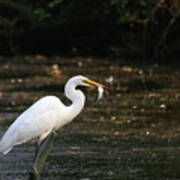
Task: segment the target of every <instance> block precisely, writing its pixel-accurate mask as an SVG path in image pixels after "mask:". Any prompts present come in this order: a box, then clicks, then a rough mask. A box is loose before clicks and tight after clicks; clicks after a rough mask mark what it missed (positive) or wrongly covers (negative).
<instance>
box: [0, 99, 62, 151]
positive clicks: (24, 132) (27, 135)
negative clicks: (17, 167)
mask: <svg viewBox="0 0 180 180" xmlns="http://www.w3.org/2000/svg"><path fill="white" fill-rule="evenodd" d="M59 103H60V101H59V100H57V98H55V97H47V98H43V99H41V100H39V101H37V102H36V103H35V104H34V105H33V106H31V107H30V108H29V109H27V110H26V111H25V112H24V113H22V114H21V115H20V116H19V117H18V118H17V119H16V121H15V122H14V123H13V124H12V125H11V126H10V127H9V129H8V130H7V131H6V133H5V134H4V136H3V138H2V140H1V141H0V151H2V150H1V148H2V149H7V148H10V147H12V146H15V145H17V144H22V143H25V142H27V141H29V140H31V139H34V138H37V137H39V136H42V137H43V135H44V134H47V133H48V132H51V131H52V130H53V128H55V126H56V122H57V119H58V118H59V111H58V110H59V109H57V107H59V105H60V104H59ZM47 135H48V134H47ZM44 138H45V137H44Z"/></svg>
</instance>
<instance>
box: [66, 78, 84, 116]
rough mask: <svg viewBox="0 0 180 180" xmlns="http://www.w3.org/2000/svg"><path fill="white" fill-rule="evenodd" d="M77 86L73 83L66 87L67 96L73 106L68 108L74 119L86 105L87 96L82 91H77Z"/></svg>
mask: <svg viewBox="0 0 180 180" xmlns="http://www.w3.org/2000/svg"><path fill="white" fill-rule="evenodd" d="M76 86H77V85H76V84H75V83H74V82H71V81H70V82H68V83H67V84H66V86H65V95H66V97H67V98H68V99H70V100H71V101H72V104H71V105H70V106H69V107H68V113H69V116H70V117H71V118H72V119H73V118H75V117H76V116H77V115H78V114H79V113H80V112H81V110H82V109H83V107H84V104H85V96H84V94H83V93H82V91H80V90H77V89H76Z"/></svg>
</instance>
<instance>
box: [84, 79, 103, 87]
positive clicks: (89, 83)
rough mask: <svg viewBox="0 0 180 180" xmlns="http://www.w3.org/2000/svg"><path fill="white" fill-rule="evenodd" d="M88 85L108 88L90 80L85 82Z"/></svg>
mask: <svg viewBox="0 0 180 180" xmlns="http://www.w3.org/2000/svg"><path fill="white" fill-rule="evenodd" d="M84 82H85V83H86V84H88V85H89V86H91V87H102V88H106V86H105V85H104V84H101V83H98V82H95V81H92V80H90V79H87V80H85V81H84Z"/></svg>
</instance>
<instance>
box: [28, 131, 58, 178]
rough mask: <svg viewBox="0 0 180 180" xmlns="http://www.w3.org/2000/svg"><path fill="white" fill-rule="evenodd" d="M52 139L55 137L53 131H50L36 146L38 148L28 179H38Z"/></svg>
mask: <svg viewBox="0 0 180 180" xmlns="http://www.w3.org/2000/svg"><path fill="white" fill-rule="evenodd" d="M54 139H55V133H54V132H52V133H51V134H50V135H49V136H48V137H47V138H46V139H45V140H44V141H43V142H42V144H41V145H40V146H39V147H38V149H39V150H38V151H37V152H36V156H35V160H34V165H33V169H32V172H31V173H30V176H29V180H39V179H40V173H41V171H42V168H43V166H44V163H45V161H46V159H47V156H48V153H49V151H50V149H51V148H52V145H53V142H54Z"/></svg>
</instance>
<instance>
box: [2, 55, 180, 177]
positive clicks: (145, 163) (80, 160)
mask: <svg viewBox="0 0 180 180" xmlns="http://www.w3.org/2000/svg"><path fill="white" fill-rule="evenodd" d="M77 74H84V75H86V76H88V77H90V78H91V79H93V80H97V81H99V82H102V83H105V84H107V86H109V87H110V89H111V93H110V94H109V95H105V96H104V98H103V99H102V100H101V101H99V102H97V103H95V99H96V94H97V92H96V91H93V90H85V92H86V94H87V103H86V107H85V108H84V110H83V112H82V113H81V114H80V115H79V116H78V118H76V119H75V120H74V121H73V122H72V123H70V124H68V125H67V126H65V127H63V128H62V129H60V130H59V131H58V134H57V137H56V143H55V144H54V147H53V149H52V151H51V153H50V154H49V157H48V160H47V161H46V166H45V168H44V170H43V173H42V179H45V180H51V179H58V180H59V179H62V180H96V179H97V180H120V179H123V180H124V179H125V180H126V179H127V180H133V179H137V180H146V179H147V180H156V179H157V180H176V179H180V123H179V121H180V111H179V108H180V71H179V70H178V67H173V66H165V65H161V66H160V65H158V64H153V65H146V66H145V65H143V66H142V65H138V64H135V63H134V64H127V63H126V62H125V61H123V60H118V61H117V60H116V61H115V60H110V59H93V58H76V59H63V58H62V59H61V58H59V57H55V58H53V59H48V58H46V57H41V56H36V57H25V58H16V59H1V63H0V135H2V134H3V133H4V132H5V130H6V129H7V127H8V126H9V125H10V124H11V123H12V122H13V121H14V119H15V118H16V117H17V116H18V115H19V114H20V113H21V112H22V111H23V110H25V109H26V108H27V107H29V106H30V105H31V104H32V103H33V102H35V101H36V100H37V99H39V98H40V97H42V96H45V95H50V94H51V95H57V96H59V97H61V99H62V100H63V101H64V102H65V103H67V104H68V103H69V101H67V100H66V98H65V97H64V95H63V85H64V83H65V82H66V80H67V79H68V78H69V77H71V76H74V75H77ZM33 152H34V146H33V145H32V144H25V145H20V146H17V147H15V148H14V149H13V151H11V152H10V153H9V154H8V155H7V156H2V155H0V160H1V161H0V179H2V180H21V179H22V180H24V179H28V172H29V170H30V168H31V166H32V159H33Z"/></svg>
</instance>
